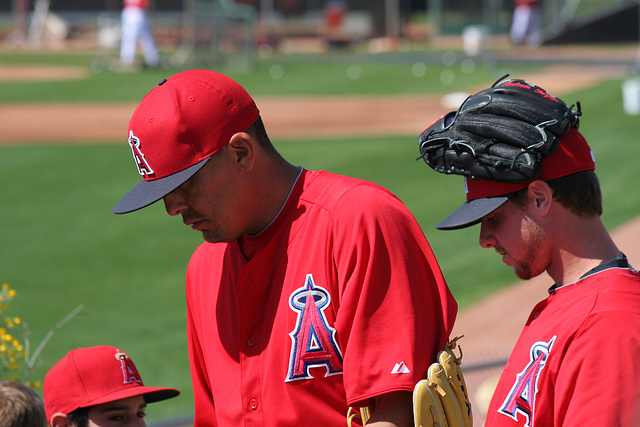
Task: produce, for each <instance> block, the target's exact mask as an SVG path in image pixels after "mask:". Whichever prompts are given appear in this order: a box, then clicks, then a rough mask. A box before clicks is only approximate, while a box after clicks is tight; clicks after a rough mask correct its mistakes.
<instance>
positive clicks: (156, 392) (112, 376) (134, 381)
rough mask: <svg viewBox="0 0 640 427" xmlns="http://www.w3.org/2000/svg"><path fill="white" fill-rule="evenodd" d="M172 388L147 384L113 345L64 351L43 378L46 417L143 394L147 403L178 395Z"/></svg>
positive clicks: (124, 354)
mask: <svg viewBox="0 0 640 427" xmlns="http://www.w3.org/2000/svg"><path fill="white" fill-rule="evenodd" d="M179 394H180V392H179V391H178V390H176V389H173V388H159V387H146V386H145V385H144V384H143V383H142V378H141V377H140V373H138V370H137V369H136V365H134V364H133V361H132V360H131V359H130V358H129V356H127V354H126V353H125V352H123V351H121V350H119V349H118V348H116V347H112V346H106V345H104V346H97V347H87V348H77V349H75V350H72V351H70V352H69V353H67V355H66V356H65V357H63V358H62V359H61V360H60V361H59V362H58V363H56V364H55V366H54V367H53V368H51V369H50V370H49V372H48V373H47V375H46V376H45V378H44V386H43V397H44V407H45V412H46V414H47V420H48V421H51V417H52V416H53V415H54V414H57V413H63V414H65V415H68V414H70V413H71V412H73V411H75V410H76V409H79V408H88V407H91V406H95V405H100V404H102V403H108V402H113V401H116V400H121V399H127V398H130V397H134V396H144V400H145V402H146V403H152V402H158V401H160V400H165V399H169V398H172V397H175V396H177V395H179Z"/></svg>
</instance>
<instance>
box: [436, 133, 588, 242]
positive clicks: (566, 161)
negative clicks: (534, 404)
mask: <svg viewBox="0 0 640 427" xmlns="http://www.w3.org/2000/svg"><path fill="white" fill-rule="evenodd" d="M558 139H559V141H560V144H559V146H558V150H557V151H556V152H555V153H554V154H552V155H551V156H549V157H545V158H544V159H542V175H540V178H538V179H540V180H542V181H549V180H551V179H555V178H561V177H563V176H567V175H571V174H572V173H577V172H582V171H585V170H595V168H596V165H595V161H594V157H593V152H592V151H591V148H589V145H588V144H587V141H586V140H585V139H584V137H583V136H582V134H581V133H580V132H578V130H577V129H575V128H570V129H569V132H568V133H567V134H566V135H565V136H563V137H561V138H558ZM528 185H529V183H521V184H511V183H507V182H499V181H492V180H489V179H468V178H467V177H465V191H466V193H467V201H466V202H465V203H464V204H463V205H462V206H460V207H459V208H458V209H457V210H455V211H454V212H453V213H452V214H451V215H449V216H448V217H446V218H445V219H444V220H443V221H442V222H440V223H439V224H438V225H436V228H437V229H439V230H457V229H460V228H466V227H470V226H472V225H475V224H477V223H479V222H480V221H481V220H482V218H483V217H484V216H486V215H488V214H490V213H491V212H493V211H494V210H496V209H498V208H499V207H500V206H502V205H503V204H504V203H505V202H506V201H507V200H509V199H510V198H511V196H513V194H514V193H515V192H516V191H518V190H521V189H523V188H526V187H527V186H528Z"/></svg>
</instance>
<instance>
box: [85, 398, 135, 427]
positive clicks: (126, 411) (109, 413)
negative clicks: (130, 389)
mask: <svg viewBox="0 0 640 427" xmlns="http://www.w3.org/2000/svg"><path fill="white" fill-rule="evenodd" d="M146 407H147V404H146V403H145V401H144V397H142V396H135V397H130V398H128V399H122V400H116V401H114V402H109V403H103V404H102V405H96V406H94V407H92V408H91V409H89V425H88V427H146V425H147V423H145V421H144V416H145V413H144V411H145V409H146Z"/></svg>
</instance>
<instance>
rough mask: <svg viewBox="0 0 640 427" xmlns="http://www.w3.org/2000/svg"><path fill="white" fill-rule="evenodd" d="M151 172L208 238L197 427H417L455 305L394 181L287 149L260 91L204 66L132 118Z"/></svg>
mask: <svg viewBox="0 0 640 427" xmlns="http://www.w3.org/2000/svg"><path fill="white" fill-rule="evenodd" d="M129 144H130V147H131V149H132V152H133V157H134V159H135V162H136V165H137V167H138V171H139V172H140V174H142V175H143V178H144V179H143V180H142V181H140V183H138V185H136V186H135V187H134V188H133V189H132V190H131V191H130V192H129V193H128V194H127V195H126V196H125V197H124V198H123V199H122V200H121V201H120V202H119V203H118V204H117V205H116V207H115V208H114V212H115V213H126V212H131V211H134V210H137V209H140V208H143V207H145V206H147V205H149V204H152V203H154V202H156V201H157V200H159V199H163V201H164V204H165V208H166V210H167V213H168V214H170V215H173V216H177V215H180V216H182V220H183V222H184V223H185V224H186V225H188V226H190V227H191V228H193V229H194V230H196V231H199V232H201V233H202V235H203V237H204V240H205V243H203V244H202V245H201V246H199V247H198V248H197V249H196V251H195V253H194V254H193V256H192V258H191V261H190V263H189V267H188V270H187V277H186V295H187V309H188V313H187V329H188V343H189V356H190V364H191V373H192V380H193V386H194V395H195V425H196V426H199V427H200V426H253V425H260V426H283V425H319V426H344V425H346V419H345V417H346V414H347V411H348V409H349V407H354V408H358V407H363V406H371V407H375V409H374V411H373V415H372V417H371V419H370V420H369V422H368V423H367V425H372V426H393V425H398V426H399V425H407V426H408V425H412V401H411V396H412V391H413V388H414V386H415V384H416V383H417V382H418V381H419V380H420V379H422V378H424V376H425V374H426V371H427V368H428V366H429V365H430V363H431V362H433V361H434V360H435V358H436V355H437V353H438V351H439V350H441V349H442V347H443V345H444V344H445V342H446V341H447V340H448V339H449V334H450V331H451V329H452V326H453V323H454V319H455V315H456V312H457V305H456V302H455V300H454V299H453V297H452V295H451V293H450V291H449V289H448V287H447V284H446V282H445V280H444V279H443V277H442V274H441V272H440V269H439V266H438V264H437V262H436V259H435V257H434V255H433V253H432V251H431V249H430V247H429V244H428V242H427V240H426V238H425V237H424V234H423V233H422V231H421V229H420V227H419V225H418V224H417V222H416V220H415V219H414V218H413V216H412V215H411V214H410V212H409V211H408V210H407V208H406V207H405V206H404V205H403V203H402V202H401V201H400V200H399V199H398V198H397V197H396V196H394V195H393V194H392V193H390V192H389V191H388V190H386V189H384V188H382V187H380V186H378V185H376V184H373V183H371V182H367V181H363V180H359V179H354V178H349V177H345V176H340V175H335V174H332V173H329V172H326V171H312V170H307V169H304V168H302V167H299V166H294V165H292V164H290V163H289V162H287V161H286V160H285V159H284V158H282V157H281V156H280V155H279V154H278V152H277V151H276V150H275V148H274V147H273V145H272V144H271V143H270V141H269V138H268V137H267V134H266V132H265V129H264V126H263V124H262V120H261V118H260V115H259V111H258V108H257V107H256V105H255V103H254V101H253V100H252V98H251V97H250V96H249V95H248V94H247V93H246V91H245V90H244V89H243V88H242V87H241V86H240V85H238V84H237V83H236V82H235V81H233V80H231V79H229V78H228V77H226V76H224V75H222V74H219V73H216V72H213V71H206V70H189V71H184V72H181V73H178V74H176V75H174V76H172V77H169V78H168V79H167V80H163V81H162V82H161V83H160V85H158V86H157V87H156V88H155V89H153V90H152V91H151V92H150V93H149V94H148V95H147V96H146V97H145V98H144V99H143V101H142V102H141V104H140V105H139V107H138V108H137V109H136V111H135V113H134V114H133V117H132V118H131V121H130V125H129Z"/></svg>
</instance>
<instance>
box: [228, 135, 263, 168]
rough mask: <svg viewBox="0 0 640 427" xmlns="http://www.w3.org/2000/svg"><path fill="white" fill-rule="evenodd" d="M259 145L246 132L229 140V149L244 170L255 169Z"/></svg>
mask: <svg viewBox="0 0 640 427" xmlns="http://www.w3.org/2000/svg"><path fill="white" fill-rule="evenodd" d="M257 144H258V141H257V140H256V139H255V138H254V137H252V136H251V135H249V134H248V133H246V132H238V133H236V134H234V135H233V136H232V137H231V139H230V140H229V144H228V148H229V150H230V151H231V153H232V154H233V156H234V159H235V161H236V164H237V165H238V166H239V167H240V168H241V169H242V170H245V171H248V170H251V169H252V168H253V164H254V161H255V154H256V150H257Z"/></svg>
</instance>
